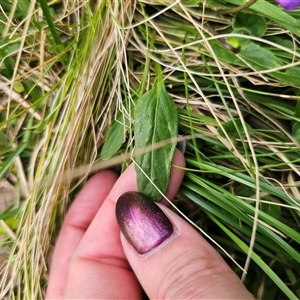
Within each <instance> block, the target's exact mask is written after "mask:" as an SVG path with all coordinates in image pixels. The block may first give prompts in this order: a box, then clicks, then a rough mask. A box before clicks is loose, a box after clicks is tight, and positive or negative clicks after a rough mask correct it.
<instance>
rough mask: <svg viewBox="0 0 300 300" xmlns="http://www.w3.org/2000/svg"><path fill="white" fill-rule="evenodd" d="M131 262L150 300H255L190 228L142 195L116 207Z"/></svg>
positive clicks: (131, 195) (124, 198)
mask: <svg viewBox="0 0 300 300" xmlns="http://www.w3.org/2000/svg"><path fill="white" fill-rule="evenodd" d="M116 216H117V220H118V223H119V225H120V229H121V232H122V235H121V240H122V245H123V249H124V252H125V254H126V256H127V259H128V261H129V263H130V265H131V267H132V269H133V271H134V272H135V274H136V276H137V278H138V280H139V282H140V283H141V285H142V286H143V288H144V290H145V292H146V293H147V295H148V296H149V298H150V299H212V298H213V299H254V298H253V296H252V295H251V294H250V293H249V292H248V291H247V290H246V288H245V287H244V286H243V285H242V283H241V282H240V280H239V278H238V277H237V276H236V274H235V273H234V272H233V271H232V270H231V269H230V268H229V266H228V265H227V264H226V263H225V261H224V260H223V259H222V258H221V256H220V255H219V254H218V253H217V252H216V251H215V250H214V249H213V248H212V247H211V246H210V245H209V244H208V243H207V242H206V241H205V240H204V238H202V237H201V236H200V235H199V234H198V233H197V232H196V231H195V230H194V229H193V228H192V227H191V226H190V225H189V224H188V223H186V222H185V221H184V220H183V219H181V218H180V217H179V216H177V215H176V214H175V213H173V212H172V211H171V210H169V209H168V208H167V207H165V206H163V205H161V204H155V203H154V202H152V201H151V200H149V198H147V197H145V196H143V195H142V194H139V193H136V192H129V193H125V194H123V195H122V196H121V197H120V198H119V200H118V202H117V207H116Z"/></svg>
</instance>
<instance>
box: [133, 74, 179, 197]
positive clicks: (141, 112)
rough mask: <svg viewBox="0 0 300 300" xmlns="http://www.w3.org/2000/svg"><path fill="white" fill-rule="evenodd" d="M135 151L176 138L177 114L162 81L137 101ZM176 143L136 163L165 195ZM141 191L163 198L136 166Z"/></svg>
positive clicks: (142, 157)
mask: <svg viewBox="0 0 300 300" xmlns="http://www.w3.org/2000/svg"><path fill="white" fill-rule="evenodd" d="M134 119H135V122H134V135H135V147H136V149H143V148H145V147H147V146H151V145H155V144H156V143H158V142H161V141H165V140H169V139H170V138H174V137H176V136H177V128H178V114H177V108H176V106H175V104H174V102H173V100H172V99H171V98H170V96H169V95H168V93H167V91H166V89H165V86H164V82H163V80H162V79H160V80H158V81H157V82H156V84H155V86H154V87H153V89H152V90H150V91H149V92H147V93H146V94H144V95H143V96H142V97H141V98H140V99H139V101H138V103H137V105H136V107H135V113H134ZM175 146H176V143H170V141H168V142H167V143H166V145H164V146H163V147H161V148H159V149H156V150H152V151H150V152H148V153H146V154H143V155H141V156H138V157H137V158H136V162H137V163H138V165H139V166H140V167H141V168H142V170H143V171H144V172H145V173H146V174H147V176H149V177H150V179H151V180H152V181H153V182H154V184H155V185H156V186H157V187H158V188H159V190H160V191H161V192H162V193H165V192H166V191H167V188H168V184H169V179H170V171H171V166H172V160H173V155H174V151H175ZM136 172H137V183H138V188H139V191H140V192H141V193H143V194H145V195H147V196H149V197H150V198H152V199H153V200H154V201H159V200H160V199H161V198H162V197H161V194H160V193H159V192H158V191H157V190H156V188H155V187H154V186H153V184H152V183H151V182H150V181H149V180H148V179H147V178H146V176H145V175H144V174H143V172H142V171H141V170H140V168H138V167H137V166H136Z"/></svg>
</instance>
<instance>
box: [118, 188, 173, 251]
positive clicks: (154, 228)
mask: <svg viewBox="0 0 300 300" xmlns="http://www.w3.org/2000/svg"><path fill="white" fill-rule="evenodd" d="M116 217H117V221H118V223H119V226H120V229H121V231H122V233H123V235H124V236H125V238H126V239H127V240H128V242H129V243H130V244H131V245H132V246H133V248H134V249H135V250H136V251H137V252H138V253H139V254H145V253H147V252H149V251H150V250H152V249H154V248H155V247H157V246H158V245H160V244H161V243H162V242H164V241H165V240H166V239H167V238H168V237H170V236H171V235H172V233H173V231H174V228H173V225H172V223H171V222H170V220H169V219H168V218H167V217H166V215H165V214H164V213H163V211H162V210H161V209H160V208H159V207H158V206H157V205H156V204H155V203H154V202H153V201H152V200H151V199H149V198H148V197H146V196H144V195H142V194H140V193H137V192H127V193H125V194H123V195H122V196H121V197H120V198H119V199H118V202H117V206H116Z"/></svg>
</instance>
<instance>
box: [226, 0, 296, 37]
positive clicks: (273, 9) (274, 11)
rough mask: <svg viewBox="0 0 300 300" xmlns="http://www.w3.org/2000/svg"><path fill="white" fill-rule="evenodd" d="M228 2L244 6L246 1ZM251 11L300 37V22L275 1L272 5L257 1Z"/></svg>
mask: <svg viewBox="0 0 300 300" xmlns="http://www.w3.org/2000/svg"><path fill="white" fill-rule="evenodd" d="M226 2H227V3H231V4H234V5H242V4H244V3H245V1H244V0H226ZM249 10H250V11H252V12H256V13H258V14H260V15H262V16H264V17H267V18H269V19H270V20H272V21H274V22H275V23H278V24H279V25H281V26H283V27H284V28H286V29H288V30H289V31H291V32H292V33H294V34H295V35H297V36H300V21H299V20H298V19H296V18H293V17H292V16H291V15H290V14H289V13H287V12H286V11H284V10H283V9H282V7H280V6H279V5H276V3H274V2H273V1H272V3H270V2H267V1H265V0H257V1H256V2H255V3H254V4H252V5H251V6H250V7H249Z"/></svg>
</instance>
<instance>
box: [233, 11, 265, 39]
mask: <svg viewBox="0 0 300 300" xmlns="http://www.w3.org/2000/svg"><path fill="white" fill-rule="evenodd" d="M233 28H234V29H243V30H244V31H246V32H247V33H249V34H250V35H253V36H257V37H262V36H264V34H265V32H266V29H267V24H266V21H265V20H264V18H263V17H261V16H257V15H253V14H245V13H241V12H240V13H238V14H237V15H236V17H235V19H234V22H233Z"/></svg>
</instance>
